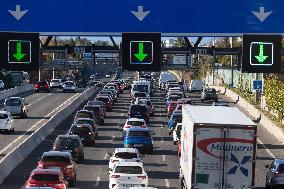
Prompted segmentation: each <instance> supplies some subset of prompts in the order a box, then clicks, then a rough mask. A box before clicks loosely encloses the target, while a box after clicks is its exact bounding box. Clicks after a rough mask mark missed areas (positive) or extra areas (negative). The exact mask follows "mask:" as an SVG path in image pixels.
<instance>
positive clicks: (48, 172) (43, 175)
mask: <svg viewBox="0 0 284 189" xmlns="http://www.w3.org/2000/svg"><path fill="white" fill-rule="evenodd" d="M29 187H52V188H55V189H66V188H67V187H68V182H67V181H66V180H65V179H64V175H63V174H62V172H61V171H60V170H55V169H34V170H33V171H32V173H31V175H30V177H29V179H28V181H27V182H26V188H29Z"/></svg>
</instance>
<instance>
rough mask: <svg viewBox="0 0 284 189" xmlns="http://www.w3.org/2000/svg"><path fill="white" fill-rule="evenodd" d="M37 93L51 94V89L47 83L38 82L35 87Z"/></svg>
mask: <svg viewBox="0 0 284 189" xmlns="http://www.w3.org/2000/svg"><path fill="white" fill-rule="evenodd" d="M34 88H35V92H36V93H38V92H40V91H46V92H50V87H49V84H48V82H47V81H38V82H37V83H36V84H35V85H34Z"/></svg>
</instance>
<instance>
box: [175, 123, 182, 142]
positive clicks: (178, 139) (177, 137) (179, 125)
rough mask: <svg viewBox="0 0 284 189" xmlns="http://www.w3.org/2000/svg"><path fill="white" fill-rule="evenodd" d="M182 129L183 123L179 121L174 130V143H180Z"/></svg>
mask: <svg viewBox="0 0 284 189" xmlns="http://www.w3.org/2000/svg"><path fill="white" fill-rule="evenodd" d="M181 129H182V124H181V123H177V126H176V128H175V130H174V131H173V141H174V145H177V144H178V141H180V132H181Z"/></svg>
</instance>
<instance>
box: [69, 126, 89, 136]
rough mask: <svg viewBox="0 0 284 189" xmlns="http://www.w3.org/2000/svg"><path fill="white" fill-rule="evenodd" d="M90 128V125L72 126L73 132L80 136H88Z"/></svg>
mask: <svg viewBox="0 0 284 189" xmlns="http://www.w3.org/2000/svg"><path fill="white" fill-rule="evenodd" d="M90 132H91V131H90V129H89V128H88V127H72V128H71V133H72V134H75V135H79V136H87V135H89V133H90Z"/></svg>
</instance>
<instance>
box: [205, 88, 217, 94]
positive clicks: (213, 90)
mask: <svg viewBox="0 0 284 189" xmlns="http://www.w3.org/2000/svg"><path fill="white" fill-rule="evenodd" d="M205 91H206V92H208V93H216V90H215V89H205Z"/></svg>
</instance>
